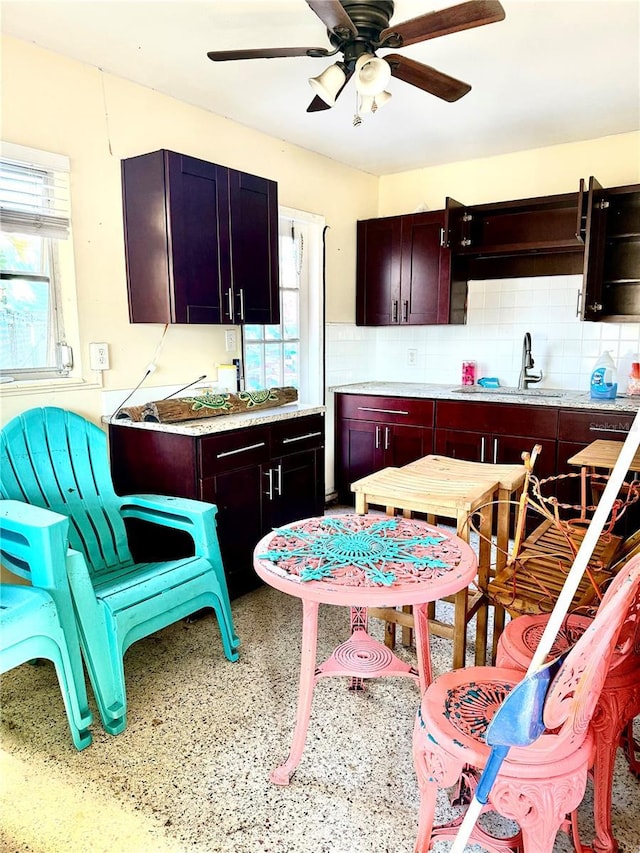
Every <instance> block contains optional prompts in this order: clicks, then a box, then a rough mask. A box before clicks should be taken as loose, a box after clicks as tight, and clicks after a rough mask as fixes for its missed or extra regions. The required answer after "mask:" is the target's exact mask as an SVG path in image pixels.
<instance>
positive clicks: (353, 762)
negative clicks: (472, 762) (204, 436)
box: [0, 587, 640, 853]
mask: <svg viewBox="0 0 640 853" xmlns="http://www.w3.org/2000/svg"><path fill="white" fill-rule="evenodd" d="M233 611H234V618H235V620H236V628H237V631H238V634H239V635H240V637H241V639H242V641H243V645H242V647H241V654H240V660H239V661H238V662H237V663H233V664H232V663H229V662H228V661H226V660H225V658H224V656H223V654H222V651H221V644H220V639H219V634H218V632H217V627H216V626H215V622H214V621H213V620H212V619H211V618H205V619H203V620H200V621H197V622H195V623H192V624H188V623H185V622H180V623H177V624H176V625H173V626H171V627H169V628H167V629H165V630H164V631H161V632H159V633H158V634H157V635H154V636H153V637H151V638H148V639H145V640H141V641H140V642H138V643H137V644H135V645H134V646H133V647H132V648H131V649H130V650H129V652H128V653H127V656H126V658H125V672H126V680H127V691H128V699H129V722H128V727H127V729H126V731H125V732H124V733H123V734H121V735H118V736H117V737H110V736H108V735H106V734H105V733H104V732H103V730H102V729H101V727H100V724H99V722H95V723H94V726H93V731H94V742H93V744H92V745H91V746H90V747H89V748H88V749H86V750H84V751H83V752H81V753H78V752H76V751H75V749H74V748H73V747H72V745H71V740H70V737H69V735H68V731H67V728H66V722H65V718H64V715H63V710H62V700H61V698H60V694H59V691H58V688H57V682H56V679H55V674H54V671H53V668H52V667H51V666H49V665H47V664H45V665H41V666H37V667H33V666H29V665H27V666H23V667H20V668H18V669H16V670H13V671H11V672H10V673H7V674H6V675H5V676H4V677H3V679H2V722H1V727H0V736H1V738H2V750H1V751H0V779H1V782H0V786H1V807H2V821H1V828H0V849H1V850H2V851H3V853H5V851H7V853H23V851H30V853H101V851H105V853H106V851H109V853H119V852H120V851H123V853H125V851H126V853H138V851H140V852H141V853H142V851H144V853H146V851H149V853H152V851H153V853H155V852H156V851H158V853H164V851H170V852H171V853H178V851H180V853H182V851H207V853H306V851H309V853H311V851H313V853H410V851H412V850H413V843H414V839H415V833H416V827H417V808H418V795H417V786H416V780H415V775H414V771H413V764H412V759H411V730H412V725H413V718H414V714H415V709H416V705H417V701H418V693H417V690H416V688H415V686H414V685H413V682H412V681H410V680H409V679H387V680H385V679H380V680H377V681H373V682H370V683H369V686H368V689H367V691H366V692H365V693H363V694H357V693H356V694H354V693H351V692H349V691H348V690H347V689H346V686H345V685H346V681H345V680H344V679H325V680H322V681H321V682H320V683H319V684H318V686H317V688H316V692H315V696H314V703H313V711H312V718H311V725H310V729H309V735H308V740H307V746H306V749H305V753H304V755H303V758H302V761H301V763H300V766H299V768H298V770H297V772H296V774H295V776H294V777H293V780H292V782H291V785H290V786H289V787H287V788H279V787H276V786H274V785H272V784H271V783H270V782H269V781H268V776H269V772H270V771H271V770H272V769H273V768H274V766H276V764H278V763H279V762H280V761H281V760H282V759H283V758H284V757H285V756H286V754H287V752H288V747H289V744H290V738H291V734H292V731H293V723H294V714H295V700H296V695H297V677H298V661H299V653H300V625H301V613H300V602H299V601H298V600H296V599H291V598H289V597H287V596H286V595H283V594H282V593H279V592H277V591H275V590H273V589H270V588H266V587H263V588H261V589H259V590H257V591H255V592H253V593H250V594H249V595H246V596H244V597H243V598H241V599H238V600H236V601H235V602H233ZM371 626H372V631H373V633H376V634H377V635H378V636H380V635H381V629H382V624H381V623H380V622H379V621H377V620H372V622H371ZM347 633H348V613H347V611H346V610H343V609H338V608H331V607H321V609H320V632H319V648H318V654H319V656H327V655H328V654H329V653H330V651H331V650H332V648H333V646H334V645H335V643H336V642H338V641H341V640H342V639H345V638H346V636H347ZM432 651H433V661H434V669H435V672H436V673H438V672H441V671H443V670H445V669H447V668H448V667H449V662H450V644H449V642H448V641H446V640H441V639H438V638H436V639H434V640H433V641H432ZM470 651H471V652H472V651H473V649H472V648H471V650H470ZM400 654H401V655H404V656H407V659H410V658H411V655H412V652H411V651H404V650H403V651H402V652H401V653H400ZM471 657H472V655H470V659H471ZM50 716H51V718H52V719H50ZM639 734H640V732H639ZM590 808H591V795H590V790H588V792H587V796H586V798H585V801H584V803H583V806H582V807H581V812H580V814H581V822H582V826H583V828H584V830H585V832H584V835H585V840H590V838H591V835H590V818H589V814H590ZM451 814H452V813H451V811H450V809H449V808H448V804H447V800H446V798H445V796H444V795H443V796H442V799H441V802H440V810H439V815H438V817H439V818H440V819H447V818H448V817H450V816H451ZM613 819H614V827H615V830H616V835H617V838H618V840H619V842H620V845H621V847H620V849H621V850H622V851H625V852H626V853H628V852H629V851H634V853H637V852H638V851H640V782H639V781H637V780H636V779H634V778H633V777H632V776H631V774H630V773H629V771H628V769H627V765H626V763H625V761H624V758H623V757H622V755H621V754H619V757H618V764H617V767H616V779H615V790H614V818H613ZM447 848H448V845H439V847H438V848H437V849H439V850H445V849H447ZM474 849H476V848H474ZM572 849H573V848H572V845H571V843H570V841H569V840H568V838H567V837H566V836H564V835H560V836H559V837H558V840H557V842H556V847H555V850H556V851H570V850H572Z"/></svg>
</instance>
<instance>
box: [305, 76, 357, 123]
mask: <svg viewBox="0 0 640 853" xmlns="http://www.w3.org/2000/svg"><path fill="white" fill-rule="evenodd" d="M352 77H353V70H352V71H349V70H347V71H345V80H344V83H343V84H342V86H341V87H340V88H339V89H338V91H337V92H336V101H337V100H338V98H339V97H340V95H341V94H342V93H343V91H344V87H345V86H346V85H347V83H348V82H349V80H351V78H352ZM330 109H331V104H328V103H327V102H326V101H323V100H322V98H321V97H320V95H316V96H315V98H314V99H313V100H312V101H311V103H310V104H309V106H308V107H307V112H308V113H317V112H320V111H321V110H330Z"/></svg>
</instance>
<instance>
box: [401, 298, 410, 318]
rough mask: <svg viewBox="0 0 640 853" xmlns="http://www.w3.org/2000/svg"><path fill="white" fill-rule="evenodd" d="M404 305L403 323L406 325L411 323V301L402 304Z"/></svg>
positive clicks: (406, 300)
mask: <svg viewBox="0 0 640 853" xmlns="http://www.w3.org/2000/svg"><path fill="white" fill-rule="evenodd" d="M402 305H403V306H404V310H403V312H402V313H403V318H402V321H403V322H404V323H408V322H409V300H408V299H405V300H404V302H403V303H402Z"/></svg>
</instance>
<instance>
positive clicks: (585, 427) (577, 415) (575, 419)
mask: <svg viewBox="0 0 640 853" xmlns="http://www.w3.org/2000/svg"><path fill="white" fill-rule="evenodd" d="M634 418H635V415H634V414H632V413H631V412H611V411H604V410H598V409H596V410H591V411H586V412H585V411H582V412H578V411H572V410H569V409H561V410H560V420H559V424H558V438H559V439H560V441H572V442H578V443H584V444H591V442H592V441H596V439H605V440H608V441H624V440H625V438H626V437H627V433H628V432H629V429H630V428H631V424H632V423H633V421H634Z"/></svg>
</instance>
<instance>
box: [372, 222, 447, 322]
mask: <svg viewBox="0 0 640 853" xmlns="http://www.w3.org/2000/svg"><path fill="white" fill-rule="evenodd" d="M357 235H358V254H357V272H356V324H357V325H359V326H393V325H414V326H415V325H436V324H442V323H449V322H463V319H464V317H463V314H464V305H463V311H462V316H460V314H459V313H458V314H457V315H455V316H454V315H452V311H451V308H452V298H451V297H452V293H451V252H450V249H449V247H448V245H447V240H446V227H445V211H442V210H439V211H434V212H431V211H430V212H427V213H413V214H408V215H406V216H390V217H385V218H382V219H369V220H364V221H360V222H358V226H357ZM463 303H464V300H463Z"/></svg>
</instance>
